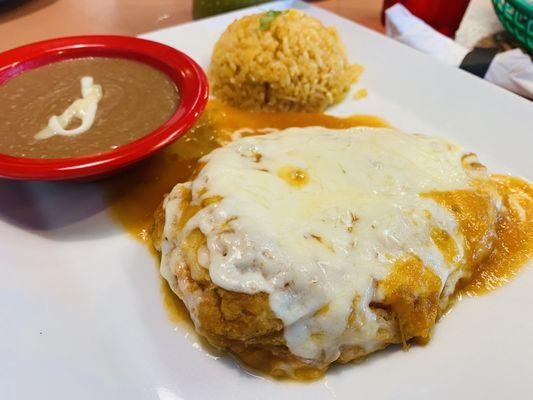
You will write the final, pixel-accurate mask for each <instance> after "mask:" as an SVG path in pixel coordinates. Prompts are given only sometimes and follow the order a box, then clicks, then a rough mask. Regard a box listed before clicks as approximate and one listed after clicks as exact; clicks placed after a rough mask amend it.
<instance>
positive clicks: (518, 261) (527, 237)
mask: <svg viewBox="0 0 533 400" xmlns="http://www.w3.org/2000/svg"><path fill="white" fill-rule="evenodd" d="M492 180H493V182H494V183H495V184H496V187H497V190H498V193H499V194H500V196H501V198H502V203H503V210H502V212H501V213H500V217H499V220H498V223H497V225H496V235H497V240H496V242H495V244H494V248H493V250H492V252H491V253H490V255H489V256H488V257H487V258H486V259H485V260H483V261H482V262H481V263H480V264H478V265H477V266H476V268H475V269H474V273H473V275H472V278H471V280H470V282H468V283H467V284H466V285H465V286H464V288H463V289H462V292H463V293H464V294H467V295H471V296H472V295H479V294H483V293H487V292H489V291H491V290H494V289H496V288H499V287H501V286H503V285H504V284H506V283H507V282H509V281H510V280H511V279H512V278H514V277H515V276H516V275H517V274H518V273H519V271H520V268H521V267H522V266H523V265H524V264H526V263H527V262H528V261H529V260H531V258H532V257H533V185H532V184H530V183H528V182H525V181H523V180H521V179H518V178H514V177H511V176H504V175H493V176H492Z"/></svg>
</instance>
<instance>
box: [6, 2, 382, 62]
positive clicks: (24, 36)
mask: <svg viewBox="0 0 533 400" xmlns="http://www.w3.org/2000/svg"><path fill="white" fill-rule="evenodd" d="M14 1H17V0H14ZM206 1H215V0H206ZM312 4H313V5H315V6H317V7H321V8H324V9H326V10H329V11H331V12H334V13H336V14H338V15H341V16H343V17H344V18H348V19H350V20H352V21H354V22H357V23H359V24H361V25H364V26H366V27H368V28H370V29H373V30H376V31H378V32H384V28H383V26H382V25H381V23H380V21H379V12H380V10H381V5H382V3H381V2H380V0H319V1H313V2H312ZM192 11H193V0H26V1H24V2H23V3H21V4H20V6H17V7H10V8H7V9H3V8H1V7H0V52H2V51H5V50H8V49H10V48H13V47H17V46H21V45H24V44H27V43H31V42H36V41H39V40H45V39H50V38H54V37H59V36H72V35H89V34H116V35H139V34H141V33H145V32H149V31H153V30H157V29H162V28H166V27H169V26H174V25H177V24H181V23H184V22H189V21H191V20H192V14H193V12H192Z"/></svg>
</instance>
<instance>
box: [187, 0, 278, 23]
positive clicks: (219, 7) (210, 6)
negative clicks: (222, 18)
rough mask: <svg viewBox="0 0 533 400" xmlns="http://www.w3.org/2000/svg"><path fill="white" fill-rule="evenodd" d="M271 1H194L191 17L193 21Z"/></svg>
mask: <svg viewBox="0 0 533 400" xmlns="http://www.w3.org/2000/svg"><path fill="white" fill-rule="evenodd" d="M268 1H271V0H194V1H193V5H192V16H193V18H194V19H199V18H205V17H209V16H210V15H216V14H220V13H223V12H228V11H232V10H237V9H238V8H243V7H248V6H253V5H256V4H261V3H266V2H268Z"/></svg>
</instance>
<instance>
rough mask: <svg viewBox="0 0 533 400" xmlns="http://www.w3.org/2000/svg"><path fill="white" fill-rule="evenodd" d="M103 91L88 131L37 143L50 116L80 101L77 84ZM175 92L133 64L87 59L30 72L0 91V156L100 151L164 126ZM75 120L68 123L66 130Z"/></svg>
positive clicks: (173, 105)
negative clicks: (86, 80)
mask: <svg viewBox="0 0 533 400" xmlns="http://www.w3.org/2000/svg"><path fill="white" fill-rule="evenodd" d="M85 76H90V77H92V78H93V79H94V83H95V84H98V85H100V86H101V88H102V92H103V97H102V99H101V100H100V102H99V103H98V108H97V112H96V116H95V118H94V123H93V124H92V126H91V127H90V128H89V129H88V130H87V131H86V132H84V133H81V134H77V135H75V136H60V135H56V136H52V137H50V138H47V139H36V138H35V135H36V134H37V133H39V132H40V131H41V130H42V129H43V128H45V127H46V126H47V125H48V121H49V119H50V117H52V116H54V115H56V116H59V115H60V114H62V113H63V112H64V111H65V110H66V109H67V108H68V107H69V106H70V105H71V104H72V103H73V102H74V101H75V100H77V99H79V98H81V97H82V95H81V89H80V80H81V78H83V77H85ZM178 103H179V93H178V90H177V88H176V87H175V85H174V83H173V82H172V81H171V79H170V78H169V77H168V76H167V75H166V74H164V73H163V72H161V71H159V70H157V69H155V68H153V67H151V66H149V65H147V64H144V63H141V62H138V61H133V60H127V59H121V58H106V57H91V58H79V59H73V60H66V61H60V62H56V63H53V64H48V65H45V66H42V67H39V68H36V69H33V70H29V71H26V72H23V73H21V74H20V75H17V76H15V77H14V78H12V79H10V80H9V81H7V82H6V83H5V84H3V85H1V86H0V113H1V117H0V153H3V154H7V155H11V156H16V157H29V158H67V157H78V156H83V155H90V154H96V153H101V152H105V151H108V150H112V149H115V148H117V147H119V146H122V145H125V144H127V143H130V142H132V141H134V140H136V139H139V138H141V137H143V136H145V135H147V134H148V133H150V132H152V131H153V130H155V129H156V128H158V127H159V126H161V125H163V124H164V123H165V122H166V121H168V119H169V118H170V117H171V116H172V115H173V114H174V112H175V110H176V108H177V107H178ZM80 122H81V121H80V120H77V119H75V120H73V121H72V122H71V124H70V125H68V127H67V128H68V129H71V128H75V127H76V126H77V125H79V124H80Z"/></svg>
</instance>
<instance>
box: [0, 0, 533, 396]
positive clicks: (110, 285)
mask: <svg viewBox="0 0 533 400" xmlns="http://www.w3.org/2000/svg"><path fill="white" fill-rule="evenodd" d="M289 4H291V3H290V2H289V3H277V4H274V5H268V6H263V7H261V9H271V8H274V7H275V8H280V7H283V6H287V5H289ZM295 6H297V7H298V8H302V9H304V10H306V11H307V12H308V13H310V14H311V15H314V16H315V17H318V18H320V19H322V20H323V21H324V22H325V23H326V24H327V25H334V26H336V27H337V29H338V30H339V32H340V34H341V35H342V37H343V39H344V41H345V43H346V45H347V48H348V52H349V55H350V58H351V60H352V61H353V62H357V63H360V64H363V65H364V66H365V68H366V71H365V73H364V75H363V77H362V79H361V81H360V83H359V84H358V88H363V87H364V88H366V89H367V90H368V93H369V95H368V97H367V98H365V99H363V100H360V101H353V100H347V101H346V102H345V103H344V104H341V105H339V106H337V107H335V109H333V110H332V112H333V113H335V114H350V113H370V114H377V115H379V116H382V117H384V118H385V119H387V120H388V121H390V122H391V123H392V124H393V125H395V126H397V127H399V128H402V129H403V130H407V131H416V132H424V133H428V134H432V135H441V136H446V137H450V138H453V139H455V140H457V141H458V142H460V143H462V144H463V145H464V146H465V147H467V148H470V149H472V150H475V151H477V152H478V154H479V155H480V157H481V160H482V161H484V162H485V163H486V164H488V166H489V167H490V168H491V169H492V171H498V172H504V173H507V172H511V173H513V174H516V175H521V176H525V177H527V178H530V179H531V178H532V173H533V168H532V167H533V165H532V156H531V152H532V149H533V105H532V103H530V102H528V101H526V100H524V99H522V98H520V97H518V96H515V95H513V94H511V93H508V92H505V91H504V90H502V89H499V88H497V87H495V86H492V85H491V84H489V83H486V82H484V81H482V80H481V79H478V78H475V77H473V76H470V75H468V74H467V73H465V72H462V71H459V70H456V69H454V68H452V67H448V66H446V65H443V64H440V63H439V62H437V61H434V60H432V59H430V58H429V57H426V56H424V55H422V54H420V53H418V52H416V51H414V50H411V49H409V48H407V47H405V46H403V45H401V44H398V43H395V42H393V41H391V40H389V39H387V38H385V37H383V36H381V35H378V34H376V33H374V32H371V31H369V30H367V29H365V28H363V27H361V26H358V25H356V24H354V23H352V22H350V21H347V20H345V19H342V18H339V17H337V16H335V15H333V14H330V13H327V12H325V11H322V10H320V9H318V8H314V7H311V6H310V5H307V4H305V3H295ZM255 11H256V10H255V9H248V10H245V11H242V12H237V13H233V14H227V15H223V16H219V17H215V18H211V19H206V20H203V21H200V22H194V23H191V24H187V25H182V26H177V27H174V28H169V29H165V30H162V31H158V32H153V33H149V34H146V35H144V37H146V38H149V39H153V40H157V41H160V42H163V43H167V44H169V45H171V46H175V47H176V48H178V49H180V50H183V51H185V52H186V53H188V54H190V55H191V56H192V57H193V58H194V59H196V60H197V61H198V62H200V64H202V65H203V66H207V64H208V62H209V57H210V53H211V48H212V46H213V44H214V42H215V41H216V39H217V38H218V36H219V35H220V33H221V32H222V31H223V30H224V29H225V27H226V26H227V25H228V24H229V23H230V22H231V21H232V20H233V19H235V18H236V17H238V16H241V15H243V14H245V13H251V12H255ZM532 287H533V271H532V270H531V269H527V270H525V271H524V272H523V273H522V274H521V275H520V276H519V278H518V279H516V280H515V281H514V282H512V283H511V284H509V285H508V286H506V287H504V288H502V289H500V290H498V291H496V292H494V293H493V294H490V295H488V296H484V297H479V298H475V299H467V300H465V301H462V302H461V303H460V304H458V305H457V306H456V307H455V308H454V310H453V311H452V312H451V313H450V314H449V315H447V316H446V317H445V318H444V319H443V320H442V321H441V322H440V323H439V324H438V325H437V327H436V329H435V331H434V337H433V340H432V341H431V343H430V344H429V345H428V346H425V347H418V346H415V347H413V348H412V349H411V350H410V351H409V352H403V351H401V350H399V349H398V348H394V349H392V350H387V351H384V352H382V353H380V354H378V355H375V356H372V357H370V358H369V359H368V360H366V361H364V362H362V363H358V364H351V365H348V366H344V367H336V368H333V369H332V370H331V371H330V372H329V373H328V374H327V376H326V377H325V378H324V379H322V380H319V381H316V382H314V383H309V384H301V383H287V382H276V381H272V380H269V379H265V378H258V377H254V376H252V375H250V374H249V373H246V372H245V371H243V370H242V369H241V368H240V367H239V366H238V364H236V363H235V362H234V361H232V359H231V358H230V357H227V356H226V357H220V358H218V359H216V357H214V356H213V355H211V354H209V353H207V352H206V351H205V350H203V349H202V347H201V346H200V345H199V344H198V343H197V337H196V335H195V334H194V333H192V332H190V331H189V330H188V329H187V328H185V327H183V326H181V325H179V324H178V325H176V324H173V323H172V322H170V321H169V319H168V318H167V314H166V311H165V310H164V307H163V304H162V298H161V294H160V288H159V278H158V276H157V272H156V269H155V268H154V260H153V258H152V257H151V256H150V254H148V252H147V250H146V249H145V248H144V247H143V246H142V245H141V244H140V243H138V242H136V241H135V240H133V239H132V238H130V237H129V236H128V235H127V234H126V233H124V232H123V231H122V230H121V228H120V227H119V226H117V225H116V224H115V223H114V222H113V221H112V220H111V219H110V218H109V216H108V215H107V212H106V204H105V202H104V201H103V199H102V196H101V193H100V192H99V191H98V188H97V186H96V185H90V184H85V185H74V184H50V183H21V182H0V399H2V400H8V399H9V400H11V399H17V400H19V399H54V400H58V399H76V400H82V399H91V400H93V399H99V400H102V399H128V400H136V399H160V400H177V399H186V400H189V399H221V400H222V399H232V400H237V399H245V400H251V399H274V398H276V399H303V398H305V399H330V398H338V399H343V398H346V399H348V398H349V399H367V398H371V399H376V400H378V399H446V400H449V399H462V398H468V399H488V398H491V399H499V398H504V397H506V396H513V397H514V398H530V396H531V389H533V378H532V377H533V363H532V361H533V346H532V345H531V340H532V338H533V318H531V310H530V306H531V305H532V304H533V291H532V290H531V288H532Z"/></svg>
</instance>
